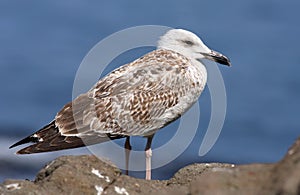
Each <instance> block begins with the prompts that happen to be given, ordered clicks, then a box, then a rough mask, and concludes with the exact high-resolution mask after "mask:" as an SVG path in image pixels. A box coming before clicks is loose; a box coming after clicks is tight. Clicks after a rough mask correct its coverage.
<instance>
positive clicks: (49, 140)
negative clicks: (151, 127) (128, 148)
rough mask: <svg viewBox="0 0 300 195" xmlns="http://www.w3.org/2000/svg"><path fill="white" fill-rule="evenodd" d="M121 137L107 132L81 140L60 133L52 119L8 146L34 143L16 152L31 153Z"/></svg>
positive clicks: (74, 146) (76, 146)
mask: <svg viewBox="0 0 300 195" xmlns="http://www.w3.org/2000/svg"><path fill="white" fill-rule="evenodd" d="M122 137H124V136H112V135H110V134H107V136H104V137H98V136H97V135H95V136H88V137H86V138H83V140H82V139H81V138H80V137H77V136H64V135H61V133H60V132H59V129H58V128H57V127H56V125H55V121H53V122H51V123H50V124H48V125H46V126H45V127H43V128H42V129H40V130H39V131H37V132H35V133H34V134H32V135H30V136H28V137H26V138H24V139H22V140H21V141H19V142H17V143H15V144H13V145H12V146H10V147H9V148H13V147H16V146H19V145H22V144H26V143H34V144H33V145H30V146H27V147H25V148H23V149H21V150H19V151H18V152H17V154H32V153H41V152H51V151H57V150H64V149H71V148H78V147H83V146H86V145H92V144H97V143H102V142H105V141H109V140H110V139H119V138H122Z"/></svg>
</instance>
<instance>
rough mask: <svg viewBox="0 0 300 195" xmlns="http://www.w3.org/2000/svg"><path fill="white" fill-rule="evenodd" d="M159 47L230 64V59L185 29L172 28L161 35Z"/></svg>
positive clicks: (187, 55)
mask: <svg viewBox="0 0 300 195" xmlns="http://www.w3.org/2000/svg"><path fill="white" fill-rule="evenodd" d="M157 48H158V49H168V50H172V51H175V52H178V53H180V54H182V55H184V56H186V57H188V58H190V59H196V60H201V59H209V60H213V61H215V62H218V63H220V64H224V65H228V66H230V60H229V59H228V58H227V57H226V56H224V55H222V54H220V53H218V52H216V51H213V50H211V49H209V48H208V47H207V46H206V45H205V44H204V43H203V42H202V41H201V39H200V38H199V37H198V36H197V35H195V34H194V33H192V32H190V31H187V30H183V29H172V30H169V31H168V32H167V33H166V34H164V35H163V36H162V37H160V40H159V41H158V46H157Z"/></svg>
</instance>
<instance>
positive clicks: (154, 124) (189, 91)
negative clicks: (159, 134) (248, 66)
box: [12, 29, 229, 154]
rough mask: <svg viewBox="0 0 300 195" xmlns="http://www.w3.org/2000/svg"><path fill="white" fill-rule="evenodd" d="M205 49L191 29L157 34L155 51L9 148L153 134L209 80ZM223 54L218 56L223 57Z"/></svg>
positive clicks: (49, 146)
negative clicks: (158, 38) (158, 39)
mask: <svg viewBox="0 0 300 195" xmlns="http://www.w3.org/2000/svg"><path fill="white" fill-rule="evenodd" d="M195 48H200V50H196V49H195ZM194 50H195V51H194ZM209 52H212V50H210V49H208V48H207V47H206V46H205V45H204V44H203V43H202V41H201V40H200V39H199V38H198V37H197V36H196V35H194V34H192V33H191V32H188V31H184V30H180V29H177V30H171V31H169V32H168V33H166V35H164V36H163V37H161V39H160V42H159V43H158V49H157V50H154V51H152V52H150V53H148V54H146V55H144V56H143V57H141V58H139V59H137V60H135V61H133V62H131V63H129V64H126V65H123V66H121V67H119V68H118V69H116V70H114V71H113V72H111V73H110V74H108V75H106V76H105V77H104V78H102V79H100V80H99V81H98V82H97V83H96V84H95V85H94V86H93V87H92V88H91V89H90V90H89V91H88V92H87V93H85V94H81V95H79V96H78V97H77V98H76V99H74V100H73V101H72V102H70V103H68V104H66V105H65V106H64V107H63V108H62V110H61V111H59V112H58V113H57V115H56V116H55V119H54V120H53V121H52V122H51V123H50V124H49V125H47V126H45V127H44V128H42V129H41V130H39V131H37V132H35V133H34V134H32V135H31V136H28V137H26V138H25V139H23V140H21V141H19V142H18V143H16V144H14V145H13V146H12V147H14V146H17V145H20V144H23V143H27V142H34V144H33V145H31V146H28V147H26V148H24V149H22V150H20V151H18V153H19V154H28V153H37V152H46V151H55V150H61V149H67V148H75V147H80V146H84V145H89V144H95V143H101V142H103V141H107V140H109V139H117V138H122V137H127V136H137V135H138V136H151V135H153V134H154V133H155V132H156V131H157V130H159V129H160V128H162V127H164V126H166V125H167V124H169V123H170V122H172V121H174V120H176V119H177V118H178V117H180V116H181V115H182V114H183V113H184V112H186V111H187V110H188V109H189V108H190V107H191V106H192V105H193V104H194V103H195V102H196V101H197V99H198V97H199V96H200V94H201V92H202V91H203V89H204V87H205V85H206V81H207V73H206V69H205V67H204V65H203V64H202V63H201V62H200V61H198V58H200V59H202V58H205V55H207V54H206V53H209ZM209 57H211V56H209ZM213 57H215V56H213ZM221 57H224V56H221ZM221 57H220V56H218V59H216V60H219V61H221V60H224V59H223V58H221ZM213 60H215V59H213ZM225 61H226V63H228V64H229V60H228V59H227V58H226V59H225ZM82 140H83V141H82Z"/></svg>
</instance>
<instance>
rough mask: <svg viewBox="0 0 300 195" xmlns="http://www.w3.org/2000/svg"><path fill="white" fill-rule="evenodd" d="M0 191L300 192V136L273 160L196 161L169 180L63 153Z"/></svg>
mask: <svg viewBox="0 0 300 195" xmlns="http://www.w3.org/2000/svg"><path fill="white" fill-rule="evenodd" d="M0 194H55V195H57V194H155V195H158V194H174V195H176V194H178V195H179V194H204V195H205V194H213V195H216V194H222V195H223V194H230V195H231V194H255V195H258V194H263V195H267V194H278V195H281V194H291V195H299V194H300V138H299V139H298V140H297V141H296V143H295V144H294V145H293V146H292V147H291V148H290V149H289V151H288V152H287V154H286V156H285V157H284V158H283V159H282V160H281V161H279V162H278V163H274V164H249V165H232V164H222V163H206V164H192V165H189V166H187V167H184V168H182V169H180V170H179V171H178V172H177V173H176V174H175V175H174V176H173V177H172V178H171V179H170V180H164V181H158V180H151V181H146V180H143V179H137V178H133V177H129V176H127V175H122V174H121V171H120V170H119V169H118V168H117V167H116V166H114V165H113V164H112V163H110V162H108V161H104V160H99V159H98V158H97V157H95V156H87V155H85V156H62V157H60V158H58V159H56V160H54V161H52V162H50V163H49V164H48V165H46V167H45V168H43V169H42V170H41V171H40V172H39V173H38V174H37V176H36V179H35V180H34V181H28V180H6V181H5V182H4V183H3V184H0Z"/></svg>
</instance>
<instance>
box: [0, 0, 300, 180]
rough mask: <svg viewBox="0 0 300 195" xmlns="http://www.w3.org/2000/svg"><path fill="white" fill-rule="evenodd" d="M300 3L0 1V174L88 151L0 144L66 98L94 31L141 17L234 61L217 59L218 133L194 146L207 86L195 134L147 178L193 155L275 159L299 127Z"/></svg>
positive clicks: (16, 173) (33, 169) (30, 174)
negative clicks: (220, 91) (33, 151)
mask: <svg viewBox="0 0 300 195" xmlns="http://www.w3.org/2000/svg"><path fill="white" fill-rule="evenodd" d="M299 7H300V1H296V0H286V1H280V0H272V1H271V0H266V1H260V0H251V1H250V0H246V1H238V0H232V1H223V2H220V1H205V2H204V1H197V0H194V1H191V0H189V1H171V0H165V1H138V0H131V1H127V2H125V1H124V2H122V1H107V2H105V3H103V2H100V1H78V0H72V1H71V0H67V1H50V0H46V1H34V0H28V1H16V0H3V1H1V2H0V29H1V31H0V86H1V90H0V97H1V101H0V108H1V109H0V146H1V152H0V181H3V180H4V179H6V178H14V179H25V178H29V179H34V176H35V175H36V173H37V171H38V170H39V169H41V168H42V167H43V166H44V165H45V163H46V162H48V161H50V160H52V159H54V158H56V157H58V156H61V155H69V154H88V153H89V151H88V150H86V149H84V148H83V149H74V150H66V151H61V152H55V153H47V154H37V155H29V156H16V155H14V152H15V151H16V150H14V149H13V150H8V147H9V146H10V145H11V144H12V143H14V142H15V141H17V140H18V139H20V138H22V137H24V136H26V135H28V134H30V133H31V132H33V131H34V130H37V129H39V128H40V127H42V126H43V125H45V124H47V123H48V122H49V121H51V120H52V119H53V117H54V116H55V114H56V112H57V111H58V110H59V109H60V108H61V107H62V106H63V105H64V104H65V103H66V102H68V101H70V100H71V98H72V87H73V81H74V77H75V74H76V71H77V68H78V67H79V65H80V63H81V60H82V59H83V58H84V56H85V55H86V53H87V52H88V51H89V50H90V49H91V48H92V47H93V46H94V45H95V44H96V43H97V42H98V41H100V40H101V39H103V38H105V37H106V36H108V35H110V34H112V33H114V32H116V31H119V30H122V29H124V28H127V27H132V26H137V25H145V24H155V25H166V26H170V27H174V28H177V27H180V28H185V29H189V30H191V31H193V32H195V33H197V34H198V35H200V36H201V37H202V38H203V40H204V41H205V43H207V45H208V46H209V47H211V48H212V49H216V50H218V51H221V52H222V53H224V54H226V55H227V56H228V57H230V59H231V61H232V65H233V66H232V67H231V68H226V67H220V69H221V72H222V74H223V78H224V81H225V85H226V90H227V103H228V105H227V115H226V121H225V124H224V127H223V130H222V133H221V135H220V137H219V139H218V141H217V143H216V144H215V145H214V147H213V148H212V150H211V151H210V152H209V153H208V154H207V155H205V156H204V157H199V156H198V155H197V154H198V149H199V146H200V143H201V141H202V139H203V135H204V133H205V129H206V128H207V125H208V121H209V115H210V101H209V99H210V96H209V92H208V90H207V89H206V90H205V92H204V93H203V96H202V97H201V98H200V100H199V101H200V105H201V120H200V124H201V125H200V127H199V129H198V133H197V135H196V137H195V138H194V140H193V142H192V143H191V145H190V146H189V147H188V149H187V150H186V151H185V152H184V153H183V154H182V155H181V156H179V157H178V158H177V159H176V160H174V161H173V162H172V163H170V164H168V165H166V166H164V167H162V168H160V169H157V170H154V171H153V177H154V179H167V178H169V177H171V176H172V174H173V173H174V172H176V171H177V170H178V169H180V168H181V167H183V166H185V165H187V164H191V163H195V162H230V163H251V162H276V161H278V160H279V159H281V158H282V157H283V156H284V154H285V152H286V151H287V149H288V147H289V146H290V145H291V144H292V143H293V141H294V140H295V139H296V138H297V137H298V136H299V132H300V131H299V128H300V125H299V112H300V104H299V99H300V89H299V86H300V77H299V72H300V55H299V45H300V39H299V34H300V25H299V18H300V13H299ZM120 65H121V64H120ZM175 127H176V124H172V125H171V126H170V127H169V128H167V129H168V130H167V129H164V130H163V131H161V132H159V133H158V134H157V135H156V136H155V138H154V141H153V146H154V147H157V146H159V145H162V144H163V143H164V142H166V141H167V140H168V138H170V137H171V136H172V135H173V134H174V133H175V132H174V131H173V130H172V129H176V128H175ZM187 128H188V127H187ZM144 142H145V141H144ZM144 142H143V143H144ZM143 147H144V146H143V144H140V143H138V144H137V145H136V146H135V148H136V149H140V150H142V149H143ZM132 175H134V176H136V177H144V176H143V173H132Z"/></svg>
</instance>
